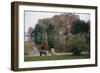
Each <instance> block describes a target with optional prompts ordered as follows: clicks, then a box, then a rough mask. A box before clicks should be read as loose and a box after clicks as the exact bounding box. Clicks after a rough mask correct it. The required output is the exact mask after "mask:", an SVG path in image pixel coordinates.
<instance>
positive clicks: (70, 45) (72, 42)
mask: <svg viewBox="0 0 100 73" xmlns="http://www.w3.org/2000/svg"><path fill="white" fill-rule="evenodd" d="M85 44H86V40H85V38H84V37H83V36H79V35H72V36H71V37H69V38H68V39H67V40H66V50H67V49H69V50H70V52H72V53H73V55H80V54H81V52H82V49H84V48H85Z"/></svg>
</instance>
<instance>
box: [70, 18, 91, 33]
mask: <svg viewBox="0 0 100 73" xmlns="http://www.w3.org/2000/svg"><path fill="white" fill-rule="evenodd" d="M89 27H90V25H89V24H88V23H86V22H85V21H83V20H80V19H77V20H75V21H74V22H73V24H72V26H71V29H72V30H71V32H72V33H73V34H78V33H82V34H83V33H88V30H89Z"/></svg>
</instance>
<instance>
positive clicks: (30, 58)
mask: <svg viewBox="0 0 100 73" xmlns="http://www.w3.org/2000/svg"><path fill="white" fill-rule="evenodd" d="M85 58H89V57H87V55H81V56H71V55H59V56H57V55H55V56H33V57H24V61H45V60H67V59H85Z"/></svg>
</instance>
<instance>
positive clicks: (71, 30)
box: [12, 2, 97, 71]
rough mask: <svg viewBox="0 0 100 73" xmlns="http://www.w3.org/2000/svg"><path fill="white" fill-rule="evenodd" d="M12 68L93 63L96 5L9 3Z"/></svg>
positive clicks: (95, 35)
mask: <svg viewBox="0 0 100 73" xmlns="http://www.w3.org/2000/svg"><path fill="white" fill-rule="evenodd" d="M12 37H13V38H12V70H14V71H22V70H40V69H41V70H43V69H57V68H73V67H87V66H96V65H97V7H95V6H82V5H64V4H47V3H30V2H13V3H12Z"/></svg>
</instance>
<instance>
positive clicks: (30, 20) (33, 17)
mask: <svg viewBox="0 0 100 73" xmlns="http://www.w3.org/2000/svg"><path fill="white" fill-rule="evenodd" d="M60 14H62V13H54V12H53V13H50V12H33V11H25V12H24V19H25V20H24V26H25V32H28V28H29V27H32V28H33V29H34V28H35V25H36V24H37V22H38V20H39V19H44V18H52V17H53V16H54V15H60ZM76 15H79V17H80V19H81V20H84V21H86V22H87V21H88V20H90V14H82V13H76Z"/></svg>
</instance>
